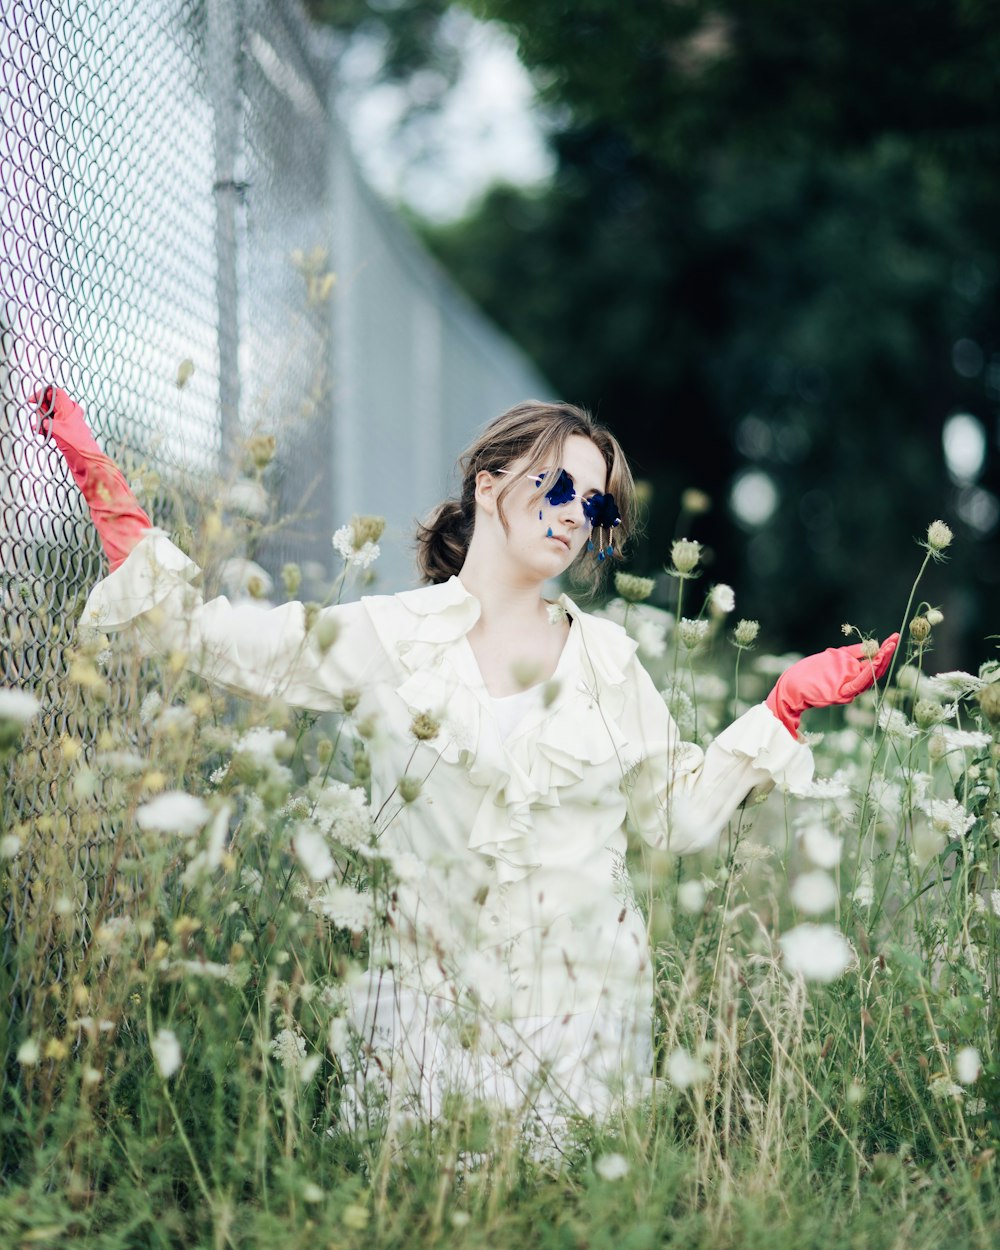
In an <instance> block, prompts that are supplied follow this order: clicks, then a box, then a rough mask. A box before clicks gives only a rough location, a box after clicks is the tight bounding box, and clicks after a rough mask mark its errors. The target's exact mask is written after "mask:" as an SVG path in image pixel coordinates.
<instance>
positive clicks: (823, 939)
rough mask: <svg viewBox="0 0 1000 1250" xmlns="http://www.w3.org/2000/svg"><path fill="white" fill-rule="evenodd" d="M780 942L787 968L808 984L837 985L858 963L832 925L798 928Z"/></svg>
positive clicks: (850, 949) (847, 943)
mask: <svg viewBox="0 0 1000 1250" xmlns="http://www.w3.org/2000/svg"><path fill="white" fill-rule="evenodd" d="M779 942H780V945H781V953H782V955H783V956H784V961H785V967H786V968H787V969H788V971H789V972H798V973H801V975H802V976H803V977H805V979H806V980H807V981H822V982H828V981H835V980H836V979H837V977H839V976H840V975H841V974H842V973H844V972H846V971H847V969H848V968H849V967H850V966H851V964H852V963H853V962H854V960H855V955H854V951H853V949H852V947H851V944H850V943H849V942H848V940H847V938H845V937H844V935H843V934H842V933H841V932H840V930H839V929H837V928H836V927H835V926H834V925H832V924H811V923H809V922H807V923H805V924H800V925H796V926H795V928H794V929H789V930H788V932H787V933H783V934H782V936H781V938H780V939H779Z"/></svg>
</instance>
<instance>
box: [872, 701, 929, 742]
mask: <svg viewBox="0 0 1000 1250" xmlns="http://www.w3.org/2000/svg"><path fill="white" fill-rule="evenodd" d="M878 724H879V728H880V729H884V730H885V732H886V733H887V734H888V735H889V737H890V738H915V737H916V736H917V734H919V733H920V730H919V729H918V728H917V726H916V725H912V724H911V723H910V722H909V721H908V720H907V719H906V717H905V716H904V715H903V713H902V712H900V711H899V710H898V708H894V707H886V705H885V704H884V703H883V704H882V706H881V707H880V708H879V710H878Z"/></svg>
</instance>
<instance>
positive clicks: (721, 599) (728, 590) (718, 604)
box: [708, 582, 736, 616]
mask: <svg viewBox="0 0 1000 1250" xmlns="http://www.w3.org/2000/svg"><path fill="white" fill-rule="evenodd" d="M735 607H736V595H735V594H734V593H733V588H732V586H727V585H725V583H722V582H720V583H719V585H718V586H713V587H712V591H711V594H710V595H709V596H708V609H709V611H710V612H711V613H712V615H713V616H728V615H729V613H730V612H732V611H733V609H734V608H735Z"/></svg>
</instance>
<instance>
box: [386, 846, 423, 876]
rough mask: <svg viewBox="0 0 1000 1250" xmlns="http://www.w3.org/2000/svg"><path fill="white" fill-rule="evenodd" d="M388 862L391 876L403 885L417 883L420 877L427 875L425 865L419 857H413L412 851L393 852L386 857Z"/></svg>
mask: <svg viewBox="0 0 1000 1250" xmlns="http://www.w3.org/2000/svg"><path fill="white" fill-rule="evenodd" d="M388 860H389V864H390V866H391V868H392V873H393V876H394V877H395V878H396V880H397V881H401V882H403V883H404V884H405V883H406V882H410V881H419V880H420V878H421V877H425V876H426V875H427V865H426V864H425V863H424V861H423V860H422V859H421V858H420V856H419V855H414V853H413V852H412V851H396V852H393V853H391V854H390V855H389V856H388Z"/></svg>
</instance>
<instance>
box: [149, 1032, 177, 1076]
mask: <svg viewBox="0 0 1000 1250" xmlns="http://www.w3.org/2000/svg"><path fill="white" fill-rule="evenodd" d="M149 1045H150V1049H151V1050H152V1052H153V1061H154V1062H155V1064H156V1070H157V1072H159V1074H160V1076H162V1077H163V1079H164V1080H167V1079H169V1078H170V1077H172V1076H173V1074H174V1073H175V1072H176V1071H177V1069H178V1068H179V1067H180V1066H181V1044H180V1042H179V1041H178V1040H177V1035H176V1033H174V1031H173V1029H157V1030H156V1034H155V1036H154V1037H153V1040H152V1041H151V1042H150V1044H149Z"/></svg>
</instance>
